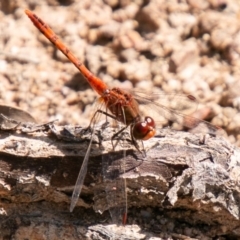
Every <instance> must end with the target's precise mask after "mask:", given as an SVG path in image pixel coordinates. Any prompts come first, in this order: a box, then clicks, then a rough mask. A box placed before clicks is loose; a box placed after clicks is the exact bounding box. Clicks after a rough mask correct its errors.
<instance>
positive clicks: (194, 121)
mask: <svg viewBox="0 0 240 240" xmlns="http://www.w3.org/2000/svg"><path fill="white" fill-rule="evenodd" d="M133 95H134V98H135V99H136V100H137V102H138V103H139V104H140V110H141V111H143V112H144V114H145V115H147V116H151V117H152V118H154V120H155V121H156V122H163V124H167V122H166V120H167V121H171V122H173V123H178V124H179V125H181V126H185V127H187V128H189V129H193V128H197V131H198V132H201V133H209V134H216V133H220V131H221V128H219V127H217V126H215V125H212V124H211V123H209V122H206V121H204V120H201V119H198V118H195V117H193V116H191V115H192V114H193V113H194V112H195V111H196V110H197V108H198V101H197V100H196V98H195V97H194V96H192V95H179V94H164V93H160V94H159V93H151V94H146V93H142V92H135V91H134V93H133ZM141 106H143V107H141ZM144 109H146V110H144Z"/></svg>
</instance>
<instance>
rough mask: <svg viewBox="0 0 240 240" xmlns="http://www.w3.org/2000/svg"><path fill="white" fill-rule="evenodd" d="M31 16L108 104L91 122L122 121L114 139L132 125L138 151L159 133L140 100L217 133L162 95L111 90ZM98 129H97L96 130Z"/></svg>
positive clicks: (184, 100) (79, 181) (168, 115)
mask: <svg viewBox="0 0 240 240" xmlns="http://www.w3.org/2000/svg"><path fill="white" fill-rule="evenodd" d="M25 13H26V14H27V16H28V17H29V18H30V19H31V21H32V22H33V24H34V25H35V26H36V27H37V28H38V29H39V30H40V31H41V32H42V33H43V34H44V36H45V37H46V38H47V39H49V40H50V41H51V42H52V43H53V44H54V45H55V46H56V47H57V48H58V49H59V50H60V51H61V52H62V53H63V54H64V55H65V56H66V57H67V58H68V59H69V60H70V61H71V62H72V63H73V64H74V65H75V66H76V68H77V69H78V70H79V71H80V72H81V74H82V75H83V76H84V77H85V79H86V80H87V81H88V83H89V84H90V85H91V87H92V88H93V89H94V90H95V91H96V92H97V93H98V94H99V95H100V102H101V103H103V104H104V105H105V111H103V110H101V109H98V110H97V111H96V112H95V114H94V116H93V118H92V120H91V123H90V125H91V126H93V129H94V125H95V123H96V121H97V117H96V116H97V115H98V114H99V113H100V114H105V115H107V116H108V117H110V118H113V119H115V120H116V121H118V122H120V123H122V124H123V125H124V127H123V128H122V129H120V130H119V131H118V132H117V133H115V134H114V135H113V136H112V140H114V138H116V137H117V136H118V135H119V134H120V133H122V132H123V131H124V130H125V129H127V128H130V135H131V141H132V143H133V145H134V146H135V147H136V149H137V150H138V151H141V150H140V147H139V145H138V142H137V141H138V140H141V141H142V140H148V139H149V138H152V137H153V136H154V135H155V134H156V124H155V121H154V120H153V118H152V117H150V116H144V117H143V116H142V115H141V114H140V110H139V103H145V104H152V105H153V107H154V108H155V111H159V112H163V113H161V114H164V115H165V117H166V118H167V119H169V120H171V121H177V122H180V121H181V122H183V124H184V125H185V126H186V127H188V128H194V127H196V126H198V125H199V124H200V123H204V125H205V126H207V128H208V131H209V132H210V133H215V132H216V131H217V128H216V127H215V126H213V125H211V124H210V123H208V122H205V121H202V120H200V119H196V118H193V117H190V116H186V115H184V114H181V113H179V112H175V110H174V108H175V109H178V107H177V106H175V107H170V108H169V107H167V106H165V105H164V103H162V102H163V101H162V99H160V101H159V102H154V100H156V99H159V98H161V97H162V95H161V96H160V95H158V94H152V95H151V96H149V95H146V94H145V95H144V94H140V95H141V96H140V95H133V94H130V93H128V92H126V91H123V90H122V89H120V88H112V89H109V88H108V86H107V85H106V84H105V83H104V82H103V81H102V80H101V79H99V78H98V77H96V76H94V75H93V74H92V73H91V72H90V71H89V70H88V69H87V68H86V67H85V66H84V64H83V63H82V62H81V61H79V60H78V59H77V58H76V57H75V55H74V54H73V53H72V52H71V51H70V50H69V49H68V48H67V47H66V46H65V44H64V43H63V42H62V41H61V40H60V39H59V38H58V37H57V36H56V34H55V33H54V32H53V31H52V30H51V29H50V27H49V26H48V25H47V24H46V23H44V22H43V21H42V20H41V19H40V18H39V17H38V16H36V14H34V13H32V12H31V11H30V10H25ZM175 97H176V95H174V98H175ZM176 99H178V100H180V101H181V102H182V103H190V105H192V106H196V105H197V101H196V98H195V97H193V96H192V95H186V96H184V95H183V96H177V97H176ZM176 105H180V103H179V102H176ZM93 131H94V130H93ZM91 144H92V139H91V140H90V143H89V146H88V149H87V152H86V155H85V157H84V160H83V163H82V166H81V170H80V172H79V175H78V178H77V181H76V184H75V187H74V190H73V194H72V199H71V205H70V211H71V212H72V211H73V209H74V207H75V205H76V203H77V201H78V198H79V195H80V193H81V190H82V186H83V182H84V178H85V176H86V173H87V163H88V159H89V154H90V149H91ZM126 218H127V210H126V212H125V214H124V216H123V223H126Z"/></svg>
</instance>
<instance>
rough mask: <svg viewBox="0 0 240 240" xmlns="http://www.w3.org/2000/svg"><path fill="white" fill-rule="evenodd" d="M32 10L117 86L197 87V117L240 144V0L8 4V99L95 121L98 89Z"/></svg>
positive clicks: (0, 64)
mask: <svg viewBox="0 0 240 240" xmlns="http://www.w3.org/2000/svg"><path fill="white" fill-rule="evenodd" d="M26 8H28V9H30V10H32V11H34V12H35V13H36V14H37V15H38V16H40V17H41V18H42V19H43V20H44V21H45V22H46V23H47V24H48V25H50V26H51V27H52V28H53V30H54V31H55V32H56V33H57V35H58V36H60V38H61V39H62V40H63V41H64V43H66V45H67V46H69V48H70V49H71V50H72V51H73V52H74V54H75V55H76V56H77V57H78V58H79V59H81V61H83V62H84V64H86V66H87V67H88V68H89V69H90V70H91V71H92V72H93V73H94V74H95V75H97V76H98V77H99V78H101V79H103V81H104V82H105V83H106V84H108V85H109V86H118V87H123V88H128V89H139V90H140V91H141V90H142V91H143V90H144V92H146V91H149V92H151V91H155V92H158V91H160V90H162V91H164V92H165V93H172V92H177V93H180V94H187V95H188V94H192V95H194V96H195V97H196V98H197V99H198V101H199V106H198V110H197V111H196V115H194V116H196V117H198V118H200V119H205V120H207V121H210V122H211V123H213V124H216V125H218V126H220V127H221V128H223V129H224V130H225V131H226V133H227V135H228V140H229V141H230V142H231V143H233V144H235V145H237V146H239V145H240V139H239V129H240V114H239V109H240V2H239V1H238V0H201V1H194V0H185V1H184V0H183V1H177V0H171V1H163V0H153V1H147V0H136V1H129V0H105V1H104V0H94V1H89V0H81V1H80V0H79V1H74V0H59V1H57V0H48V1H47V0H46V1H43V0H42V1H32V0H25V1H22V0H16V1H4V0H1V1H0V83H1V84H0V104H7V105H12V106H17V107H19V108H21V109H23V110H25V111H28V112H29V113H31V114H32V115H33V116H34V117H35V119H37V121H39V122H41V123H42V122H47V121H50V120H54V119H58V120H59V124H73V125H75V124H79V125H82V126H84V125H85V126H86V125H87V124H88V123H89V120H90V119H91V116H92V115H93V113H94V108H93V107H92V105H93V103H94V102H95V99H96V94H95V93H94V92H93V90H92V89H91V88H90V86H89V85H88V83H87V82H86V81H85V80H84V79H83V78H82V77H81V75H80V74H79V72H78V70H77V69H75V67H74V66H73V65H72V64H71V63H70V62H69V61H68V60H67V59H66V57H65V56H64V55H62V54H61V53H60V52H59V51H57V50H56V48H55V47H53V46H52V44H51V43H50V42H49V41H48V40H46V39H45V37H44V36H42V34H41V33H40V32H39V31H38V30H37V29H36V28H35V27H34V26H33V24H32V23H31V21H30V20H29V19H28V17H27V16H26V15H25V13H24V9H26Z"/></svg>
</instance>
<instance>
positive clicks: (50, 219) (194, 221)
mask: <svg viewBox="0 0 240 240" xmlns="http://www.w3.org/2000/svg"><path fill="white" fill-rule="evenodd" d="M52 126H53V127H54V129H55V130H56V131H55V133H56V132H61V133H64V132H65V133H66V131H65V130H66V129H77V128H74V127H70V126H67V127H66V126H65V127H58V126H55V125H54V124H53V125H52ZM111 131H113V130H111V129H110V128H108V129H105V130H104V131H103V130H102V129H101V128H99V129H97V131H96V132H95V134H94V140H93V142H94V143H93V145H92V149H91V153H90V158H89V163H88V172H87V175H86V178H85V181H84V187H83V189H82V192H81V195H80V198H79V200H78V203H77V206H76V208H75V209H74V210H73V212H72V213H70V212H69V206H70V201H71V194H72V191H73V187H74V184H75V181H76V178H77V176H78V173H79V170H80V167H81V164H82V161H83V159H84V155H85V152H86V149H87V147H88V144H89V138H90V136H91V134H90V133H88V132H86V133H84V134H79V135H78V136H77V138H76V139H78V142H72V141H63V140H58V139H57V137H56V135H54V134H53V132H54V131H48V132H46V131H38V132H34V133H28V134H26V133H23V132H22V131H19V130H13V131H1V132H0V134H1V139H0V196H1V199H0V206H1V207H0V222H1V224H0V236H1V237H2V238H4V237H5V238H4V239H8V237H9V239H10V238H12V237H13V236H14V237H15V238H16V239H24V238H25V239H149V238H150V237H151V236H152V237H153V236H155V237H159V239H161V238H163V239H164V238H167V237H169V239H191V237H192V238H193V239H203V238H204V237H205V238H206V239H211V238H213V237H219V236H225V237H226V238H227V237H236V238H239V237H240V222H239V202H240V190H239V172H240V167H239V166H240V158H239V155H240V151H239V149H238V148H237V147H235V146H233V145H231V144H230V143H229V142H228V141H227V140H226V139H224V138H223V137H214V136H203V135H200V134H192V133H187V132H177V131H173V130H171V129H162V130H161V131H159V133H158V134H157V136H156V137H154V138H153V139H151V140H148V141H146V142H144V145H145V150H146V156H144V154H143V153H141V152H138V151H136V149H134V148H133V146H132V145H131V143H130V142H129V141H128V140H127V139H128V137H127V136H126V137H125V138H126V139H125V141H121V142H119V143H118V145H117V147H116V150H115V151H112V143H111V136H112V133H111ZM67 132H68V131H67ZM80 132H81V131H80ZM68 133H69V132H68ZM65 136H67V135H66V134H65ZM58 137H59V136H58ZM65 140H66V139H65ZM127 143H128V145H127ZM122 145H124V148H125V149H127V150H126V151H125V152H124V151H121V150H120V149H121V147H120V146H122ZM140 146H141V145H140ZM103 174H104V177H102V176H103ZM123 179H126V182H127V199H128V200H127V202H128V220H127V225H126V226H121V224H120V225H112V220H111V218H110V215H109V213H108V211H107V210H108V209H109V208H110V209H111V211H110V213H111V215H112V216H113V217H114V216H115V217H116V216H117V217H118V215H116V214H118V213H117V212H115V209H118V208H121V207H122V206H123V205H124V203H121V201H122V200H121V198H120V195H121V193H119V195H117V194H116V191H115V192H114V191H113V189H116V188H117V189H118V188H119V186H122V185H121V184H124V181H123ZM111 184H115V185H114V186H116V188H114V186H113V185H111ZM106 193H107V194H106ZM122 193H123V194H122V195H123V196H124V191H123V192H122ZM106 195H107V196H106ZM114 197H115V198H114ZM123 202H124V201H123ZM100 213H101V214H100Z"/></svg>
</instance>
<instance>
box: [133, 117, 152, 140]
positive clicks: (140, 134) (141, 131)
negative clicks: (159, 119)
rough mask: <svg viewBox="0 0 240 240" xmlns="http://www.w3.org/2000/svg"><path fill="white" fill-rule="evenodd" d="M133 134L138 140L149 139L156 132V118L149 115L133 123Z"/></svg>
mask: <svg viewBox="0 0 240 240" xmlns="http://www.w3.org/2000/svg"><path fill="white" fill-rule="evenodd" d="M131 131H132V136H133V137H134V138H135V139H137V140H148V139H149V138H152V137H153V136H154V135H155V134H156V126H155V122H154V120H153V119H152V118H151V117H149V116H147V117H145V118H144V120H143V121H141V120H139V121H138V122H135V123H134V124H132V128H131Z"/></svg>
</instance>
